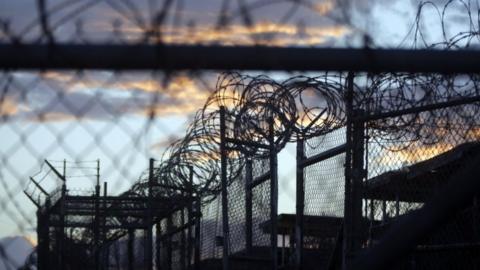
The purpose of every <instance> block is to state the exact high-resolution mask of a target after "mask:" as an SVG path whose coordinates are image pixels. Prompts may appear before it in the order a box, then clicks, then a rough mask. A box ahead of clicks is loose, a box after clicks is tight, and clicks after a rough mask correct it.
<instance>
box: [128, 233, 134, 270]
mask: <svg viewBox="0 0 480 270" xmlns="http://www.w3.org/2000/svg"><path fill="white" fill-rule="evenodd" d="M127 241H128V242H127V257H128V270H133V269H134V266H135V254H134V248H135V230H134V229H128V240H127Z"/></svg>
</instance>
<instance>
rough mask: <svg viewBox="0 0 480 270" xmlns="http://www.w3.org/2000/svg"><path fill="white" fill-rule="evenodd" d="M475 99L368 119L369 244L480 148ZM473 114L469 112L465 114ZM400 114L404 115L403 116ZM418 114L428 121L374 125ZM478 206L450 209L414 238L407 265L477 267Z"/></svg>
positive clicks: (473, 203)
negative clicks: (387, 127)
mask: <svg viewBox="0 0 480 270" xmlns="http://www.w3.org/2000/svg"><path fill="white" fill-rule="evenodd" d="M475 114H476V108H475V107H474V106H472V105H471V104H466V105H461V106H454V107H449V108H440V109H437V110H433V111H429V112H425V113H419V114H416V115H403V116H400V117H398V118H385V119H380V120H379V121H378V122H372V123H369V125H370V126H371V127H373V128H372V129H371V130H370V132H369V133H370V134H369V137H370V140H369V142H368V150H367V151H368V152H367V161H368V165H367V167H368V179H367V181H366V183H365V191H364V192H365V194H364V196H365V197H364V199H365V202H366V205H365V209H364V210H365V211H364V216H365V217H366V218H368V219H369V226H368V235H369V236H368V240H367V242H365V244H366V245H375V243H377V242H378V241H379V240H380V239H381V238H382V236H383V235H384V233H385V232H386V231H388V228H390V227H391V226H393V224H395V222H397V221H398V220H400V219H401V218H402V217H404V216H406V215H408V214H410V213H412V211H415V210H418V209H421V208H422V207H423V206H424V205H425V203H426V202H428V201H429V200H430V199H431V198H432V197H434V195H435V194H437V193H438V192H439V191H441V190H442V188H443V187H445V186H448V184H449V183H450V184H451V183H452V181H453V182H455V181H460V179H455V178H452V177H453V176H454V175H456V174H457V173H458V172H460V171H462V170H463V168H464V167H465V165H466V164H468V163H469V162H471V160H472V159H473V158H474V157H475V156H476V155H477V154H478V151H480V145H479V144H478V135H477V134H476V129H477V128H476V126H477V124H476V123H475V121H470V120H468V123H467V122H465V120H467V119H468V117H470V116H473V115H475ZM467 115H469V116H468V117H466V116H467ZM399 118H400V119H399ZM412 118H418V119H423V120H422V121H425V122H429V123H430V125H429V126H423V127H419V128H418V129H415V128H412V129H410V130H399V131H398V132H396V131H395V130H392V131H391V132H390V133H387V132H383V131H379V130H378V129H375V127H377V126H380V125H382V124H383V123H386V122H401V121H402V120H405V119H412ZM445 200H448V198H445ZM477 211H478V206H477V202H476V199H475V198H473V199H472V200H471V201H470V203H469V204H468V206H467V207H465V208H464V209H463V210H461V211H459V212H457V213H452V214H451V215H450V217H449V218H448V220H446V221H445V222H444V223H442V224H441V225H438V226H437V227H436V228H435V230H432V231H431V232H429V233H428V234H427V235H424V236H423V237H422V239H421V240H420V241H419V242H417V243H416V247H415V248H414V250H413V252H411V253H410V254H409V255H408V256H407V257H406V258H405V259H404V260H402V261H398V262H397V263H398V267H399V268H401V269H403V268H405V269H411V268H420V269H451V268H456V269H474V268H477V267H478V263H479V262H478V260H477V259H476V258H477V257H478V255H479V254H480V253H479V252H480V251H479V249H478V245H477V238H478V236H477V235H478V226H477V225H476V224H478V215H477V214H476V212H477Z"/></svg>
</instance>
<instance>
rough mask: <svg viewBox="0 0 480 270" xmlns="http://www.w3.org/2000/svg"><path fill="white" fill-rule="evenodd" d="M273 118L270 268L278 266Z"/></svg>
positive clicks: (276, 190)
mask: <svg viewBox="0 0 480 270" xmlns="http://www.w3.org/2000/svg"><path fill="white" fill-rule="evenodd" d="M273 122H274V120H273V118H270V119H269V138H268V140H269V146H270V224H271V231H270V245H271V250H272V269H273V270H276V269H277V268H278V259H277V257H278V253H277V252H278V248H277V246H278V245H277V237H278V233H277V215H278V213H277V212H278V205H277V203H278V176H277V151H276V146H275V134H274V126H273Z"/></svg>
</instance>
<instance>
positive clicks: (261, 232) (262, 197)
mask: <svg viewBox="0 0 480 270" xmlns="http://www.w3.org/2000/svg"><path fill="white" fill-rule="evenodd" d="M252 169H253V170H252V171H253V179H255V177H259V176H261V175H263V174H265V173H266V172H269V171H270V165H269V161H268V159H258V160H253V166H252ZM252 201H253V203H252V228H253V241H252V244H253V246H254V247H257V248H258V252H255V254H256V255H259V256H262V257H269V256H270V255H269V253H268V252H269V249H267V250H265V249H262V248H266V247H269V246H270V231H269V229H268V227H267V226H266V224H267V222H269V221H270V209H271V208H270V180H267V181H265V182H263V183H261V184H260V185H258V186H256V187H255V188H254V189H253V190H252ZM262 251H263V252H262Z"/></svg>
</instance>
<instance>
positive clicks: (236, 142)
mask: <svg viewBox="0 0 480 270" xmlns="http://www.w3.org/2000/svg"><path fill="white" fill-rule="evenodd" d="M225 140H226V141H227V143H233V144H237V145H244V146H251V147H257V148H262V149H270V146H269V145H266V144H263V143H258V142H248V141H242V140H239V139H234V138H226V139H225Z"/></svg>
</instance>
